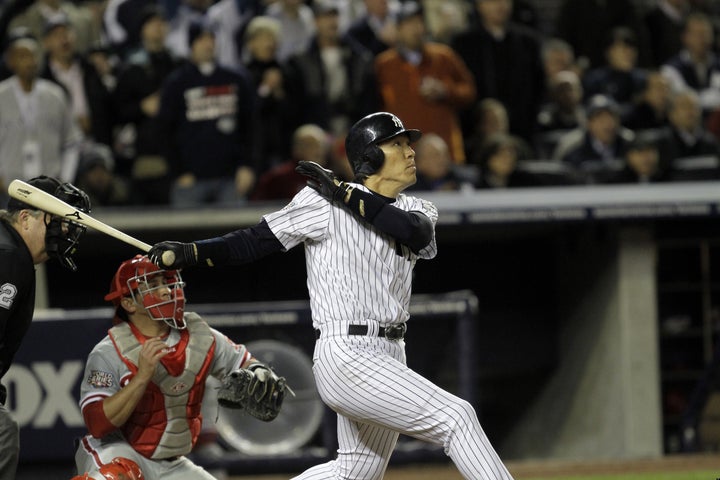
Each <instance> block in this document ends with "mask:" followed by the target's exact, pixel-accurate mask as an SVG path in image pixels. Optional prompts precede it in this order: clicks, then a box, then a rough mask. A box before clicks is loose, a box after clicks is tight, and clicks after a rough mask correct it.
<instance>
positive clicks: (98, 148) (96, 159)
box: [75, 142, 137, 208]
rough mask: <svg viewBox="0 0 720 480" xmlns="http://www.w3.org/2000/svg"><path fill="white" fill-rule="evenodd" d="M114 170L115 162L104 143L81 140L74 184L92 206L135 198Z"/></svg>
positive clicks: (125, 201) (120, 202)
mask: <svg viewBox="0 0 720 480" xmlns="http://www.w3.org/2000/svg"><path fill="white" fill-rule="evenodd" d="M114 169H115V161H114V159H113V154H112V151H111V150H110V148H109V147H108V146H106V145H103V144H101V143H95V142H85V143H83V146H82V147H81V148H80V155H79V161H78V172H77V180H76V182H75V185H76V186H77V187H78V188H80V189H82V190H83V191H84V192H85V193H87V195H88V197H90V201H91V202H92V206H93V208H95V207H103V206H124V205H130V203H132V201H133V200H137V199H135V198H133V196H132V194H131V192H130V185H129V184H128V182H127V181H125V179H123V178H121V177H119V176H117V175H115V173H114ZM81 185H82V186H81Z"/></svg>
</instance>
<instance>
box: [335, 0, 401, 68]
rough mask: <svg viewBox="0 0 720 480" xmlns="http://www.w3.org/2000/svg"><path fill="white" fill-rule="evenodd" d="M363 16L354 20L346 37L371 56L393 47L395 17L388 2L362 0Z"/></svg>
mask: <svg viewBox="0 0 720 480" xmlns="http://www.w3.org/2000/svg"><path fill="white" fill-rule="evenodd" d="M363 3H364V4H365V14H364V15H363V16H361V17H360V18H358V19H357V20H355V21H354V22H353V23H352V24H350V27H349V28H348V30H347V32H346V35H347V36H348V37H349V38H351V39H352V40H354V41H356V42H357V43H359V44H360V45H362V46H363V47H365V48H366V49H368V50H369V51H370V52H372V54H373V55H377V54H379V53H381V52H383V51H385V50H387V49H388V48H390V47H392V46H393V45H395V38H396V32H395V16H394V14H393V12H392V10H391V8H390V3H391V2H390V0H363Z"/></svg>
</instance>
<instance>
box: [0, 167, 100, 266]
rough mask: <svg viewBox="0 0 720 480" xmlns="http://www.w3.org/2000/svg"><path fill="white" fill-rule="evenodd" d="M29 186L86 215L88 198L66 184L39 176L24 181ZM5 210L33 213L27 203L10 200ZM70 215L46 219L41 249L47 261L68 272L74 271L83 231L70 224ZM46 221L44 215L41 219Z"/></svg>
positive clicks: (72, 186)
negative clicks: (57, 264) (53, 259)
mask: <svg viewBox="0 0 720 480" xmlns="http://www.w3.org/2000/svg"><path fill="white" fill-rule="evenodd" d="M27 183H29V184H30V185H32V186H33V187H36V188H39V189H40V190H42V191H44V192H47V193H49V194H50V195H52V196H54V197H57V198H59V199H60V200H62V201H63V202H65V203H67V204H68V205H70V206H72V207H75V208H76V209H78V210H80V211H81V212H85V213H90V208H91V207H90V198H88V196H87V194H86V193H85V192H83V191H82V190H80V189H79V188H77V187H76V186H74V185H72V184H70V183H63V182H61V181H60V180H58V179H56V178H53V177H48V176H45V175H40V176H39V177H35V178H31V179H30V180H28V181H27ZM7 209H8V211H11V212H12V211H18V210H37V208H35V207H33V206H30V205H28V204H27V203H25V202H23V201H21V200H18V199H16V198H11V199H10V200H9V201H8V204H7ZM70 215H72V214H68V215H66V217H65V218H61V217H59V216H56V215H52V216H51V217H50V221H47V220H46V227H47V229H46V233H45V250H46V251H47V253H48V255H49V256H50V257H51V258H56V259H57V260H58V261H59V262H60V263H61V264H62V265H63V266H64V267H67V268H69V269H70V270H73V271H75V270H77V266H76V265H75V261H74V260H73V258H72V256H73V255H74V254H75V252H76V251H77V247H78V244H79V242H80V237H82V235H83V233H85V230H86V229H87V228H86V227H85V226H84V225H80V224H79V223H76V222H73V221H72V216H70ZM45 218H46V219H47V216H46V217H45Z"/></svg>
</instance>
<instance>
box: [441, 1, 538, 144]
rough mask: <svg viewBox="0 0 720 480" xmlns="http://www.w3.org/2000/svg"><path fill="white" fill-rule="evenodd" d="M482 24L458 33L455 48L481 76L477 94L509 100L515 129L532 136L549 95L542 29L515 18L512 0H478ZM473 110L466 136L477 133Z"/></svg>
mask: <svg viewBox="0 0 720 480" xmlns="http://www.w3.org/2000/svg"><path fill="white" fill-rule="evenodd" d="M475 7H476V11H477V14H478V17H479V19H480V23H479V25H478V26H477V27H475V28H472V29H470V30H468V31H467V32H463V33H460V34H458V35H457V36H456V37H455V38H454V39H453V41H452V42H451V44H450V45H451V47H452V48H453V49H454V50H455V51H456V52H457V53H458V54H459V55H460V57H461V58H462V59H463V61H464V62H465V64H466V65H467V67H468V68H469V69H470V71H471V72H472V74H473V76H474V77H475V91H476V93H477V98H480V99H482V98H495V99H497V100H499V101H500V102H502V103H503V105H505V108H506V109H507V113H508V119H509V122H510V132H512V133H513V134H514V135H517V136H519V137H521V138H522V139H523V140H525V141H526V142H530V141H532V134H533V128H534V126H535V118H536V117H537V112H538V109H539V108H540V102H541V100H542V98H543V96H544V94H545V76H544V73H543V65H542V59H541V57H540V38H539V36H538V35H537V33H536V32H534V31H532V30H530V29H528V28H527V27H525V26H523V25H518V24H516V23H513V22H511V16H512V9H513V2H512V1H511V0H475ZM472 113H473V112H472V109H469V110H466V111H465V114H464V115H463V118H464V119H463V124H464V125H463V131H464V132H465V135H469V134H470V132H472V124H473V120H474V119H473V117H472Z"/></svg>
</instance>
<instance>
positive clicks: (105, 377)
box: [87, 370, 114, 388]
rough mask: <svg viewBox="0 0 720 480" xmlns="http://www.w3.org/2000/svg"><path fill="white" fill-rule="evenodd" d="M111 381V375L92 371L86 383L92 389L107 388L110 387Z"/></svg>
mask: <svg viewBox="0 0 720 480" xmlns="http://www.w3.org/2000/svg"><path fill="white" fill-rule="evenodd" d="M113 380H114V379H113V376H112V374H111V373H108V372H101V371H100V370H93V371H92V372H90V375H89V376H88V379H87V383H89V384H90V385H92V386H93V388H108V387H112V385H113Z"/></svg>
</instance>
